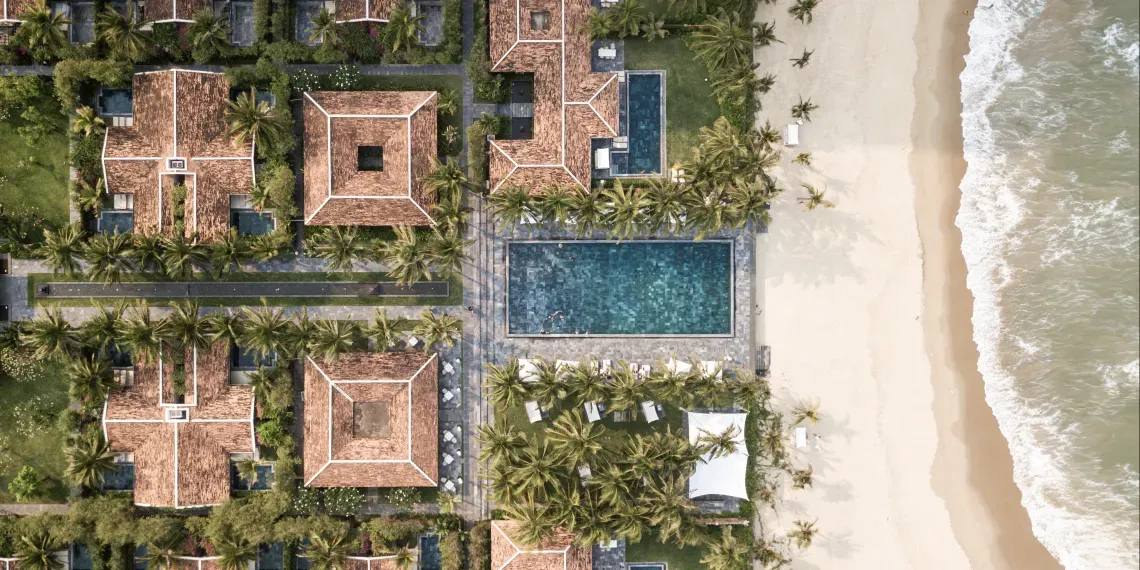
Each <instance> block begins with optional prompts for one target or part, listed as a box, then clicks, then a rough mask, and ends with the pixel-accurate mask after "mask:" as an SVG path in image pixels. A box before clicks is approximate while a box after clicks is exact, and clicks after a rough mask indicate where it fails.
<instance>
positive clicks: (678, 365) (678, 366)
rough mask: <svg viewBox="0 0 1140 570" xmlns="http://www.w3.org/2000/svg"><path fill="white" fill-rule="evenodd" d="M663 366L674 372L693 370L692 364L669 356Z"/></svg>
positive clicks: (684, 372)
mask: <svg viewBox="0 0 1140 570" xmlns="http://www.w3.org/2000/svg"><path fill="white" fill-rule="evenodd" d="M665 368H666V369H667V370H669V372H673V373H676V374H688V373H689V372H691V371H692V370H693V365H692V364H689V363H688V362H685V361H684V360H677V359H676V358H673V357H672V356H670V357H669V360H668V361H666V362H665Z"/></svg>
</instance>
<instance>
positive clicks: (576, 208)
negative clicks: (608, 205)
mask: <svg viewBox="0 0 1140 570" xmlns="http://www.w3.org/2000/svg"><path fill="white" fill-rule="evenodd" d="M605 213H606V210H605V197H604V196H602V193H601V192H593V191H583V192H575V193H574V194H573V195H572V196H571V197H570V219H571V220H574V225H575V227H576V228H577V230H578V237H584V236H587V235H589V234H590V233H591V232H593V231H594V228H596V227H598V226H599V225H600V224H601V223H602V219H603V218H604V217H605Z"/></svg>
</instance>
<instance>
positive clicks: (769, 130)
mask: <svg viewBox="0 0 1140 570" xmlns="http://www.w3.org/2000/svg"><path fill="white" fill-rule="evenodd" d="M767 77H771V76H770V75H768V76H767ZM775 82H776V80H775V78H773V79H772V83H773V84H775ZM757 134H758V135H759V136H758V137H757V138H759V140H760V143H761V147H763V148H765V149H771V148H772V145H774V144H776V143H778V142H780V131H779V129H777V128H775V127H773V126H772V122H771V121H764V126H763V127H761V128H760V130H759V131H758V132H757Z"/></svg>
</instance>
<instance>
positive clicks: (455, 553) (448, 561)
mask: <svg viewBox="0 0 1140 570" xmlns="http://www.w3.org/2000/svg"><path fill="white" fill-rule="evenodd" d="M439 558H440V570H463V536H462V535H461V534H460V533H458V532H448V533H445V534H444V535H443V537H442V538H441V539H440V541H439Z"/></svg>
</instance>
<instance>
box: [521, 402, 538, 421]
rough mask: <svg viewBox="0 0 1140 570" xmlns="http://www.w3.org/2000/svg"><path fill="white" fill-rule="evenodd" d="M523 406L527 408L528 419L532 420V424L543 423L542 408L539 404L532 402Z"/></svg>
mask: <svg viewBox="0 0 1140 570" xmlns="http://www.w3.org/2000/svg"><path fill="white" fill-rule="evenodd" d="M523 406H524V407H525V408H526V419H528V420H530V423H532V424H536V423H538V422H541V421H542V406H539V405H538V402H536V401H534V400H531V401H529V402H527V403H526V404H523Z"/></svg>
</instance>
